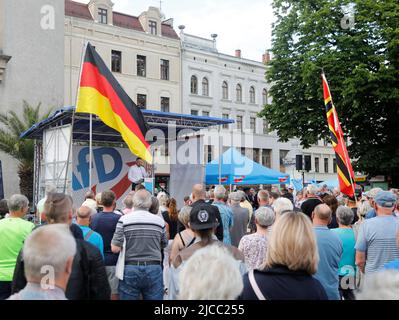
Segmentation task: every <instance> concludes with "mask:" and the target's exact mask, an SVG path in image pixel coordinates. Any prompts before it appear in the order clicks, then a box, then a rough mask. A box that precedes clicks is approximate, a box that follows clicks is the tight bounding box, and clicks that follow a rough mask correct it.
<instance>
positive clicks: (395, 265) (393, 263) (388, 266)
mask: <svg viewBox="0 0 399 320" xmlns="http://www.w3.org/2000/svg"><path fill="white" fill-rule="evenodd" d="M384 269H394V270H399V259H398V260H394V261H391V262H390V263H387V264H386V265H385V266H384Z"/></svg>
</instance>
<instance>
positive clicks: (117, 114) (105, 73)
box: [76, 43, 152, 163]
mask: <svg viewBox="0 0 399 320" xmlns="http://www.w3.org/2000/svg"><path fill="white" fill-rule="evenodd" d="M76 112H82V113H91V114H94V115H97V116H98V117H99V118H100V119H101V120H102V121H103V122H104V123H105V124H106V125H107V126H109V127H111V128H113V129H114V130H116V131H118V132H119V133H120V134H121V136H122V138H123V140H124V141H125V142H126V144H127V145H128V147H129V149H130V151H131V152H132V153H133V154H135V155H136V156H138V157H140V158H142V159H144V160H145V161H147V162H148V163H151V162H152V156H151V152H150V150H149V144H148V143H147V141H146V140H145V135H146V133H147V130H148V126H147V124H146V121H145V119H144V116H143V115H142V113H141V111H140V109H139V108H138V107H137V105H136V104H135V103H134V102H133V101H132V100H131V99H130V97H129V96H128V95H127V93H126V92H125V91H124V90H123V88H122V86H121V85H120V84H119V83H118V81H117V80H116V79H115V77H114V76H113V74H112V72H111V71H110V70H109V69H108V68H107V66H106V64H105V63H104V61H103V60H102V59H101V57H100V55H99V54H98V53H97V52H96V51H95V49H94V47H93V46H92V45H91V44H90V43H88V44H87V47H86V52H85V56H84V60H83V65H82V69H81V77H80V85H79V93H78V97H77V102H76Z"/></svg>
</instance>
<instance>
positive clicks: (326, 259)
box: [312, 203, 342, 300]
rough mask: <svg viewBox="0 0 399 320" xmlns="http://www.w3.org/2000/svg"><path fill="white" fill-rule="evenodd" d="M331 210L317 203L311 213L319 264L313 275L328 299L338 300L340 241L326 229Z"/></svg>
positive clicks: (329, 220)
mask: <svg viewBox="0 0 399 320" xmlns="http://www.w3.org/2000/svg"><path fill="white" fill-rule="evenodd" d="M331 217H332V211H331V209H330V207H329V206H328V205H326V204H324V203H323V204H319V205H318V206H316V207H315V209H314V211H313V213H312V220H313V229H314V231H315V234H316V242H317V248H318V250H319V257H320V261H319V266H318V268H317V273H316V274H315V275H314V277H315V278H316V279H317V280H319V281H320V282H321V284H322V285H323V287H324V290H325V291H326V293H327V296H328V299H329V300H339V299H340V295H339V291H338V288H339V278H338V266H339V262H340V260H341V256H342V242H341V240H340V239H339V237H338V236H337V235H336V234H335V233H333V232H332V231H331V230H330V229H328V225H329V224H330V222H331Z"/></svg>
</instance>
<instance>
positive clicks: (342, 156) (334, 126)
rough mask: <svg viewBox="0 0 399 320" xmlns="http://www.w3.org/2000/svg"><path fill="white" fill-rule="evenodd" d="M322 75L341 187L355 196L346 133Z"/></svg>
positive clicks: (329, 126)
mask: <svg viewBox="0 0 399 320" xmlns="http://www.w3.org/2000/svg"><path fill="white" fill-rule="evenodd" d="M321 76H322V79H323V92H324V104H325V107H326V114H327V122H328V128H329V131H330V138H331V143H332V145H333V148H334V151H335V157H336V160H337V173H338V181H339V188H340V191H341V192H342V193H344V194H346V195H348V196H349V197H353V196H354V191H355V179H354V177H355V175H354V172H353V169H352V164H351V160H350V158H349V155H348V150H347V149H346V145H345V140H344V134H343V132H342V128H341V124H340V122H339V120H338V114H337V110H336V109H335V107H334V104H333V102H332V98H331V93H330V88H329V86H328V83H327V79H326V76H325V75H324V74H322V75H321Z"/></svg>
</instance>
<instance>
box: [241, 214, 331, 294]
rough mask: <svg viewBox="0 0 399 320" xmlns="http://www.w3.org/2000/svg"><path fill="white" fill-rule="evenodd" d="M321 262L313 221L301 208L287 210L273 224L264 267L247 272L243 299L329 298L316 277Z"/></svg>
mask: <svg viewBox="0 0 399 320" xmlns="http://www.w3.org/2000/svg"><path fill="white" fill-rule="evenodd" d="M318 264H319V253H318V250H317V244H316V236H315V234H314V231H313V228H312V223H311V221H310V220H309V218H308V217H306V216H305V214H303V213H301V212H294V211H290V212H286V213H284V214H283V215H282V216H281V217H280V218H279V219H278V220H277V221H276V223H275V224H274V225H273V231H272V232H271V235H270V239H269V246H268V249H267V253H266V261H265V264H264V266H262V270H252V271H249V272H248V273H247V274H246V275H244V290H243V292H242V294H241V295H240V299H243V300H293V299H299V300H327V294H326V292H325V290H324V288H323V286H322V285H321V283H320V282H319V281H318V280H317V279H315V278H314V277H313V275H314V274H315V273H316V271H317V267H318Z"/></svg>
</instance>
